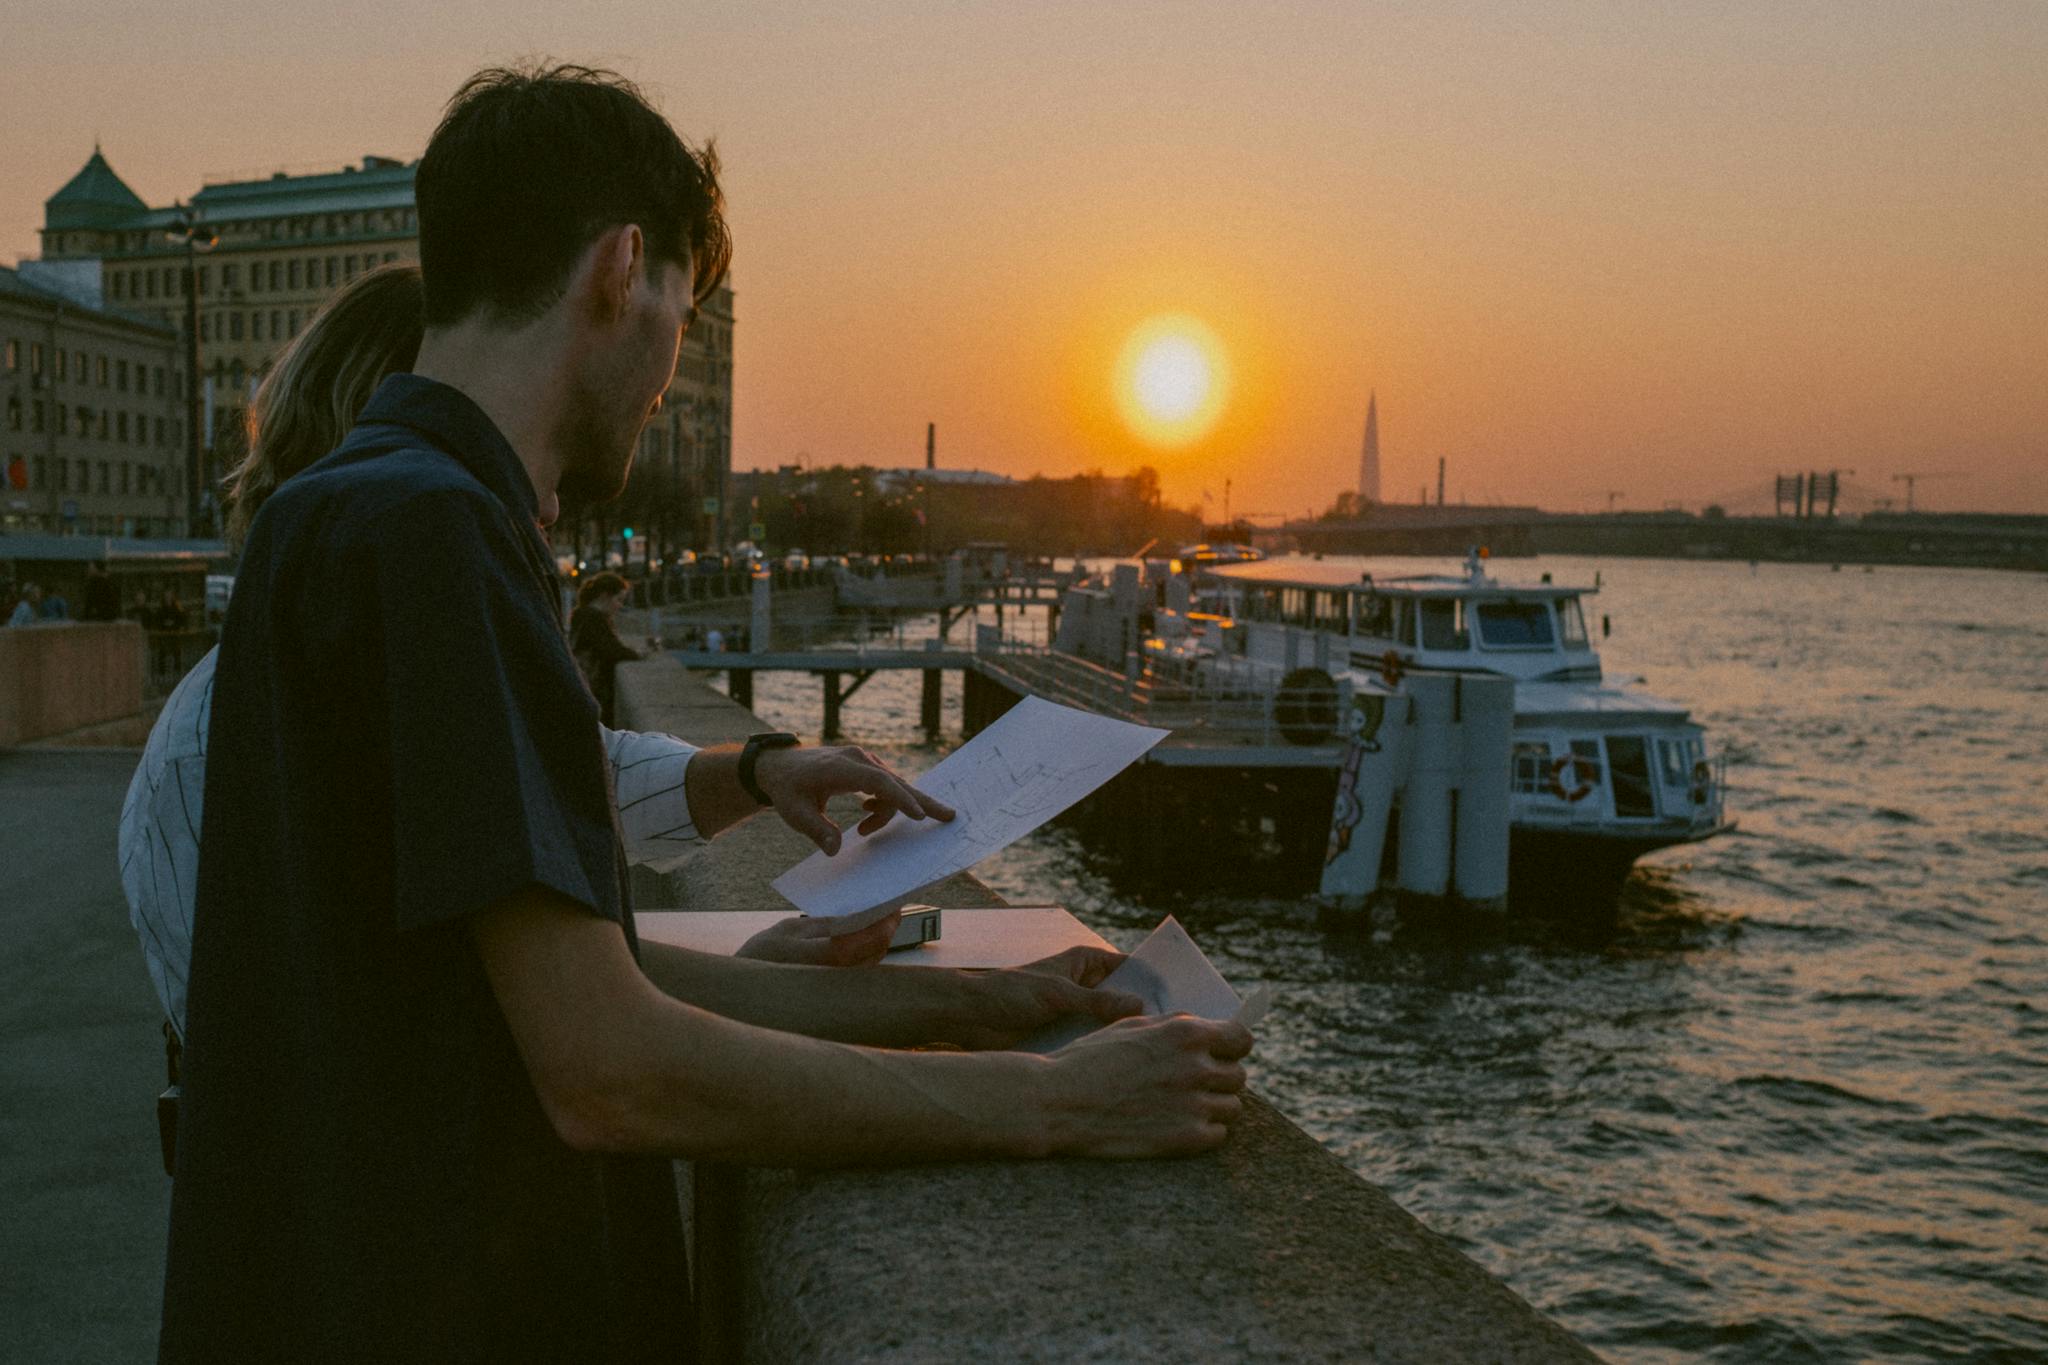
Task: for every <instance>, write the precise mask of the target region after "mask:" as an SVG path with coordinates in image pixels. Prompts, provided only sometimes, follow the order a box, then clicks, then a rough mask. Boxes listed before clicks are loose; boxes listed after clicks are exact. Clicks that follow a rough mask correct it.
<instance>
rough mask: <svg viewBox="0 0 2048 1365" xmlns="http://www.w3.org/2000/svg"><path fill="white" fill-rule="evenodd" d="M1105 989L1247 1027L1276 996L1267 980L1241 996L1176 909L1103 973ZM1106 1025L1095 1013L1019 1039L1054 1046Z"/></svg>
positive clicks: (1162, 1008)
mask: <svg viewBox="0 0 2048 1365" xmlns="http://www.w3.org/2000/svg"><path fill="white" fill-rule="evenodd" d="M1102 989H1104V990H1115V991H1128V992H1129V993H1130V994H1132V995H1135V996H1137V997H1138V998H1139V999H1140V1000H1143V1001H1144V1002H1145V1013H1146V1014H1194V1015H1199V1016H1200V1017H1202V1018H1204V1019H1234V1020H1236V1021H1237V1022H1238V1023H1240V1024H1243V1025H1244V1026H1245V1027H1246V1028H1251V1027H1252V1026H1254V1025H1255V1024H1257V1023H1258V1022H1259V1020H1260V1019H1261V1018H1263V1017H1264V1016H1265V1013H1266V1010H1267V1008H1268V1007H1269V1006H1270V1005H1271V1004H1272V1001H1273V994H1272V991H1271V989H1270V988H1268V987H1266V986H1264V985H1261V986H1260V987H1259V988H1258V989H1256V990H1254V991H1253V992H1252V993H1251V995H1250V996H1249V997H1248V998H1245V999H1239V998H1238V994H1237V992H1236V991H1234V990H1232V989H1231V988H1230V983H1229V982H1227V981H1225V980H1224V979H1223V977H1222V975H1221V974H1220V973H1218V972H1217V970H1216V968H1215V966H1214V965H1213V964H1212V963H1211V962H1210V961H1209V957H1208V955H1207V954H1206V953H1204V952H1203V951H1202V950H1201V949H1200V948H1199V947H1197V946H1196V945H1195V941H1194V940H1193V939H1191V938H1189V937H1188V931H1187V930H1185V929H1183V928H1181V927H1180V921H1179V920H1177V919H1175V918H1174V917H1173V916H1172V915H1168V916H1167V917H1166V918H1165V919H1163V920H1161V921H1160V922H1159V927H1158V928H1156V929H1154V930H1153V931H1152V933H1151V935H1150V936H1149V937H1147V938H1146V940H1145V941H1144V942H1143V943H1141V944H1139V945H1138V947H1137V949H1136V951H1134V952H1132V954H1131V955H1130V956H1129V957H1127V958H1125V959H1124V961H1123V965H1122V966H1120V967H1118V968H1117V969H1116V970H1115V971H1113V972H1111V973H1110V974H1109V975H1108V976H1106V977H1104V978H1103V979H1102ZM1101 1027H1102V1025H1101V1024H1099V1023H1097V1022H1095V1021H1094V1020H1093V1019H1082V1018H1075V1019H1069V1020H1067V1021H1065V1022H1064V1023H1059V1024H1055V1025H1053V1026H1052V1027H1051V1028H1049V1029H1046V1030H1045V1031H1044V1032H1042V1033H1038V1034H1035V1035H1033V1036H1032V1037H1031V1038H1029V1039H1027V1040H1026V1041H1025V1042H1023V1043H1021V1044H1019V1050H1020V1051H1024V1052H1054V1051H1057V1050H1058V1049H1060V1048H1063V1047H1065V1046H1066V1045H1067V1044H1068V1043H1071V1042H1073V1041H1074V1040H1075V1039H1076V1038H1082V1037H1086V1036H1087V1035H1088V1034H1090V1033H1093V1032H1095V1030H1096V1029H1098V1028H1101Z"/></svg>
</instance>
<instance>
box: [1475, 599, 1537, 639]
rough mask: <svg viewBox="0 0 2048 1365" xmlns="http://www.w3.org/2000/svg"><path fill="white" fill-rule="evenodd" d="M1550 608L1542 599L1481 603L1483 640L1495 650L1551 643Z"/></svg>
mask: <svg viewBox="0 0 2048 1365" xmlns="http://www.w3.org/2000/svg"><path fill="white" fill-rule="evenodd" d="M1551 639H1552V637H1551V634H1550V608H1549V607H1548V606H1547V605H1546V604H1544V603H1542V602H1481V603H1479V640H1480V643H1481V644H1484V645H1487V646H1489V647H1491V648H1493V649H1527V648H1530V647H1543V646H1547V645H1549V644H1550V643H1551Z"/></svg>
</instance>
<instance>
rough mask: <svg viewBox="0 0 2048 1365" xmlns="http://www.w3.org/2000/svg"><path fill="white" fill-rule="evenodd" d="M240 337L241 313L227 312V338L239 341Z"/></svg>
mask: <svg viewBox="0 0 2048 1365" xmlns="http://www.w3.org/2000/svg"><path fill="white" fill-rule="evenodd" d="M241 339H242V315H241V314H240V313H230V314H228V340H229V341H240V340H241Z"/></svg>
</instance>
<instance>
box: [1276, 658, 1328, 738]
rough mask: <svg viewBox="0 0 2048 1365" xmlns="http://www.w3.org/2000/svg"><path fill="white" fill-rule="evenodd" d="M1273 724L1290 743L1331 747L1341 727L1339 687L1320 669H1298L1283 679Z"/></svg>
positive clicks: (1277, 695) (1277, 696)
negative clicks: (1338, 708) (1329, 744)
mask: <svg viewBox="0 0 2048 1365" xmlns="http://www.w3.org/2000/svg"><path fill="white" fill-rule="evenodd" d="M1273 723H1274V725H1275V726H1276V727H1277V728H1278V729H1279V731H1280V735H1281V737H1282V738H1283V739H1285V740H1286V741H1287V742H1288V743H1289V744H1327V743H1329V742H1330V738H1331V734H1332V732H1333V731H1335V730H1336V728H1337V684H1336V682H1335V681H1334V680H1333V679H1332V678H1331V677H1330V675H1329V674H1327V673H1325V672H1323V670H1322V669H1320V668H1297V669H1295V670H1294V671H1293V672H1291V673H1289V674H1288V675H1287V676H1286V677H1284V678H1282V679H1281V680H1280V690H1279V692H1277V693H1276V694H1275V695H1274V697H1273Z"/></svg>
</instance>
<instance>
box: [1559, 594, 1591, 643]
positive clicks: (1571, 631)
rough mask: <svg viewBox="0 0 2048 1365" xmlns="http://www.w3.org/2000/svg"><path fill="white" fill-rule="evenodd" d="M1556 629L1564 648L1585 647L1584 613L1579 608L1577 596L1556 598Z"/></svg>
mask: <svg viewBox="0 0 2048 1365" xmlns="http://www.w3.org/2000/svg"><path fill="white" fill-rule="evenodd" d="M1557 630H1558V634H1559V636H1561V637H1562V638H1563V640H1564V647H1565V648H1566V649H1584V648H1585V647H1586V613H1584V612H1583V611H1581V610H1579V599H1578V598H1576V597H1560V598H1558V599H1557Z"/></svg>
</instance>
